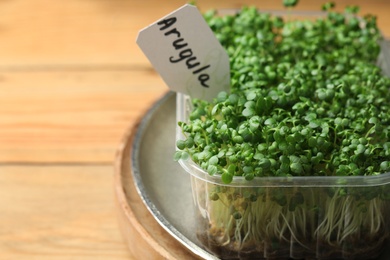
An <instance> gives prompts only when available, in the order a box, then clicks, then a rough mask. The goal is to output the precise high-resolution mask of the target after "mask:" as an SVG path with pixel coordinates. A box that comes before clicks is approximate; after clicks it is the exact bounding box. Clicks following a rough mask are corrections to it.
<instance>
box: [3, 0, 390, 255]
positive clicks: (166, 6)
mask: <svg viewBox="0 0 390 260" xmlns="http://www.w3.org/2000/svg"><path fill="white" fill-rule="evenodd" d="M186 2H187V1H179V0H174V1H134V0H127V1H126V0H116V1H113V0H94V1H93V0H68V1H53V0H3V1H0V259H18V260H20V259H43V260H44V259H61V260H63V259H131V258H132V257H131V255H130V253H129V251H128V249H127V246H126V244H125V243H124V242H123V239H122V237H121V234H120V230H119V228H118V225H117V220H116V214H115V206H114V205H115V203H114V202H115V198H114V191H113V172H114V167H113V163H114V160H115V153H116V150H117V147H118V146H119V144H120V143H121V139H122V136H123V134H124V133H125V132H126V130H127V129H128V128H130V127H132V126H133V125H135V123H136V122H137V120H138V119H139V118H140V117H141V116H142V115H143V113H144V111H145V110H146V109H147V108H149V106H150V105H151V104H152V103H153V102H154V101H156V100H157V99H158V98H159V97H161V96H162V95H163V94H164V93H166V92H167V90H168V89H167V87H166V86H165V84H164V82H163V81H162V79H161V78H160V77H159V76H158V75H157V74H156V73H155V72H154V70H153V69H152V67H151V65H150V64H149V62H148V60H147V59H146V58H145V57H144V55H143V53H142V52H141V51H140V50H139V48H138V46H136V44H135V39H136V35H137V33H138V31H139V30H140V29H142V28H143V27H145V26H147V25H148V24H150V23H152V22H154V21H155V20H157V19H159V18H161V17H163V16H164V15H166V14H168V13H169V12H171V11H173V10H174V9H176V8H178V7H180V6H181V5H183V4H185V3H186ZM263 2H264V3H263ZM281 2H282V1H281V0H280V1H268V2H265V1H258V0H252V1H250V0H246V1H245V0H240V1H226V0H215V1H206V0H198V1H197V4H198V6H199V8H200V9H201V11H205V10H207V9H209V8H212V7H215V8H237V7H240V6H242V5H243V4H246V5H253V4H256V5H257V6H258V7H259V8H263V9H280V8H281V6H282V5H281ZM319 2H320V1H310V0H301V4H300V6H299V7H298V9H302V10H318V9H319ZM322 2H324V1H322ZM336 2H337V5H338V8H339V9H341V8H343V7H344V6H345V5H347V4H354V3H357V4H360V5H361V7H362V8H361V10H362V14H366V13H373V14H376V15H377V16H378V17H379V21H378V23H379V26H380V28H381V29H382V30H383V33H384V34H385V35H386V36H387V37H390V15H389V14H390V1H387V0H371V1H365V0H354V1H353V0H350V1H349V0H348V1H347V0H345V1H336ZM134 246H136V245H134Z"/></svg>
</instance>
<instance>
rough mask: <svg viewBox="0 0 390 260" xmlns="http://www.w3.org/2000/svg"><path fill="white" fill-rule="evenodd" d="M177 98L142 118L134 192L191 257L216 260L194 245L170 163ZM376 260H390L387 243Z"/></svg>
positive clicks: (183, 195) (189, 206) (183, 181)
mask: <svg viewBox="0 0 390 260" xmlns="http://www.w3.org/2000/svg"><path fill="white" fill-rule="evenodd" d="M175 128H176V95H175V94H174V93H168V94H166V95H165V96H164V97H163V98H162V99H160V100H159V101H157V102H156V103H155V104H154V105H153V106H152V107H151V108H150V110H149V111H148V112H147V113H146V114H145V116H144V117H143V119H142V121H141V123H140V125H139V127H138V128H137V132H136V133H135V138H134V141H133V143H132V150H133V153H132V155H131V169H132V174H133V179H134V182H135V186H136V189H137V191H138V193H139V195H140V197H141V199H142V200H143V202H144V204H145V205H146V207H147V208H148V210H149V211H150V212H151V214H152V215H153V216H154V218H155V219H156V221H157V222H158V223H159V224H160V225H161V226H162V227H163V228H164V229H165V230H166V231H167V232H168V233H169V234H170V235H171V236H172V237H173V238H174V239H176V240H177V241H179V242H180V243H181V244H182V245H184V246H185V247H186V248H187V249H188V250H190V251H191V252H192V253H194V254H196V255H198V256H200V257H202V258H204V259H217V258H216V257H214V256H212V255H211V254H209V253H208V252H207V251H205V250H204V249H203V248H202V246H201V244H200V243H199V242H198V241H197V238H196V231H195V223H194V222H195V218H194V214H193V213H194V206H193V205H194V203H193V199H192V192H191V184H190V177H189V174H187V173H186V172H185V171H184V170H183V169H182V168H181V167H180V165H179V164H178V163H177V162H175V161H173V153H174V151H175ZM384 250H385V251H384V252H383V253H382V255H381V257H380V258H378V260H385V259H390V243H389V246H387V247H385V249H384Z"/></svg>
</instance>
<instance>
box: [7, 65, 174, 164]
mask: <svg viewBox="0 0 390 260" xmlns="http://www.w3.org/2000/svg"><path fill="white" fill-rule="evenodd" d="M0 78H1V82H0V93H1V95H0V104H1V106H0V162H1V161H2V162H12V163H15V162H88V163H93V162H98V163H102V162H103V163H110V162H112V161H113V158H114V154H115V150H116V148H117V146H118V145H119V141H120V140H121V138H122V136H123V134H124V131H125V129H126V128H127V127H128V125H129V124H131V123H132V122H134V121H135V119H136V118H138V117H139V116H140V115H141V114H142V113H143V112H144V111H145V110H146V109H148V108H149V106H150V105H151V104H152V103H153V102H154V101H155V100H156V99H157V98H159V97H160V96H161V95H163V93H165V92H166V91H168V88H167V87H166V86H165V85H164V83H163V82H162V80H161V79H160V78H159V77H158V76H157V75H156V74H155V73H154V72H153V71H149V70H141V71H127V70H125V71H115V70H114V71H98V72H97V71H61V70H60V71H49V72H48V71H34V72H6V73H1V72H0Z"/></svg>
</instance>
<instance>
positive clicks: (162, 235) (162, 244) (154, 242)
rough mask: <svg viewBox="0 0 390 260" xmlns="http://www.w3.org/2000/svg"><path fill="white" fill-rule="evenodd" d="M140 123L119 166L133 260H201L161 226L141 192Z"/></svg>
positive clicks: (122, 221) (121, 214)
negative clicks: (136, 158) (135, 165)
mask: <svg viewBox="0 0 390 260" xmlns="http://www.w3.org/2000/svg"><path fill="white" fill-rule="evenodd" d="M171 99H172V98H171ZM149 113H150V112H149ZM140 122H141V120H139V121H138V123H137V124H136V125H135V126H132V127H130V129H129V130H128V131H127V133H126V135H125V137H124V139H123V141H122V144H121V146H120V148H119V149H118V152H117V156H116V162H115V195H116V204H117V205H116V206H117V210H118V214H117V215H118V220H119V225H120V228H121V232H122V234H123V236H124V239H125V241H126V243H127V245H128V248H129V250H130V253H131V256H132V257H134V259H163V258H164V259H201V258H200V257H198V256H196V255H195V254H193V253H192V252H191V251H190V250H188V248H186V247H185V246H183V245H182V243H180V242H179V241H177V240H176V239H175V238H174V237H173V236H172V235H171V234H169V233H168V232H167V230H166V229H164V228H163V227H162V226H161V224H159V223H158V222H157V220H156V217H155V216H153V215H152V213H151V212H150V211H149V210H148V208H147V207H146V205H145V203H144V201H143V199H142V198H141V197H140V194H139V192H138V191H137V187H136V185H135V180H134V176H133V174H132V169H131V167H132V164H131V158H132V153H134V147H133V142H134V139H135V138H136V133H137V130H138V128H139V125H140Z"/></svg>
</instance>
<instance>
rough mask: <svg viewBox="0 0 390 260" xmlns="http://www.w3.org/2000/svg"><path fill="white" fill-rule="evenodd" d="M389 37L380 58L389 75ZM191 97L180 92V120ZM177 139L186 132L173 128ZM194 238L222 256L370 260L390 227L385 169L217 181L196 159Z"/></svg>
mask: <svg viewBox="0 0 390 260" xmlns="http://www.w3.org/2000/svg"><path fill="white" fill-rule="evenodd" d="M389 54H390V53H389V45H388V43H383V44H382V52H381V54H380V57H379V58H378V64H379V65H380V66H381V67H382V68H383V70H384V73H385V74H387V75H390V65H389V62H390V55H389ZM190 110H191V101H190V99H189V97H188V96H185V95H183V94H178V95H177V121H184V122H185V121H187V115H188V112H189V111H190ZM177 139H183V137H182V134H181V129H180V128H179V127H178V128H177ZM179 163H180V165H181V166H182V167H183V169H184V170H185V171H187V172H188V173H189V174H190V175H191V185H192V193H193V198H194V202H195V210H196V226H197V230H196V233H197V237H198V239H199V241H200V242H201V243H202V245H203V246H204V247H205V249H206V250H207V251H209V252H211V253H213V254H214V255H216V256H217V257H219V258H223V259H291V258H293V259H373V258H376V257H378V256H379V255H380V254H381V252H382V250H383V248H384V246H385V245H386V244H387V241H388V239H389V234H390V173H386V174H382V175H377V176H354V177H264V178H255V179H254V180H252V181H246V180H245V179H244V178H243V177H234V179H233V181H232V183H230V184H228V185H226V184H224V183H222V181H221V178H220V176H210V175H209V174H208V173H207V172H205V171H204V170H202V169H201V168H200V167H199V166H198V165H196V164H195V163H194V162H193V161H191V160H190V159H189V160H185V161H183V160H180V161H179Z"/></svg>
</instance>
